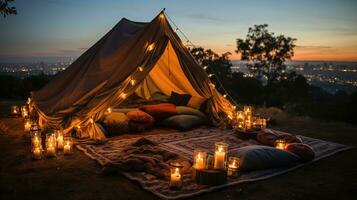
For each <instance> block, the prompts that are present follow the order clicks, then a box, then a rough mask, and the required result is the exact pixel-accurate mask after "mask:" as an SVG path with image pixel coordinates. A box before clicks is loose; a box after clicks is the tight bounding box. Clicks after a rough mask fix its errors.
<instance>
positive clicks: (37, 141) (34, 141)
mask: <svg viewBox="0 0 357 200" xmlns="http://www.w3.org/2000/svg"><path fill="white" fill-rule="evenodd" d="M31 147H32V150H34V149H35V148H37V147H40V148H41V149H42V138H41V134H40V132H33V134H32V135H31Z"/></svg>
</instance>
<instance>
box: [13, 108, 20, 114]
mask: <svg viewBox="0 0 357 200" xmlns="http://www.w3.org/2000/svg"><path fill="white" fill-rule="evenodd" d="M19 113H20V111H19V107H18V106H12V107H11V114H13V115H18V114H19Z"/></svg>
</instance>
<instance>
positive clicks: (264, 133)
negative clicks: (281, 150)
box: [257, 129, 278, 147]
mask: <svg viewBox="0 0 357 200" xmlns="http://www.w3.org/2000/svg"><path fill="white" fill-rule="evenodd" d="M277 139H278V135H277V134H276V133H274V132H272V131H270V130H269V129H263V130H261V131H259V132H258V134H257V141H258V142H259V143H261V144H263V145H267V146H272V147H273V146H275V140H277Z"/></svg>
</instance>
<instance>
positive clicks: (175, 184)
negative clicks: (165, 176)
mask: <svg viewBox="0 0 357 200" xmlns="http://www.w3.org/2000/svg"><path fill="white" fill-rule="evenodd" d="M182 169H183V165H180V164H178V163H175V164H170V172H171V175H170V188H172V189H180V188H181V187H182V174H183V171H182Z"/></svg>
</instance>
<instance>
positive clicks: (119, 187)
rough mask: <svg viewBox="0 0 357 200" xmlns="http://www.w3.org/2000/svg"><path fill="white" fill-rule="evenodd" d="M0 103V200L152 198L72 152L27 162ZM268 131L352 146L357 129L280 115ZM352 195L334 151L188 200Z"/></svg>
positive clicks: (349, 164) (354, 159)
mask: <svg viewBox="0 0 357 200" xmlns="http://www.w3.org/2000/svg"><path fill="white" fill-rule="evenodd" d="M8 104H9V103H8V102H4V101H3V102H0V111H1V112H0V114H1V113H2V115H3V117H1V118H0V123H4V124H6V125H7V126H8V127H9V128H10V130H11V131H8V132H6V133H0V199H4V200H5V199H6V200H8V199H37V200H41V199H46V200H49V199H51V200H55V199H69V200H70V199H76V200H78V199H133V200H134V199H135V200H137V199H157V197H156V196H154V195H152V194H151V193H149V192H146V191H145V190H143V189H141V187H140V186H139V185H138V184H137V183H135V182H132V181H130V180H128V179H126V178H125V177H123V176H121V175H119V174H118V175H111V176H104V175H102V174H101V166H100V165H99V164H98V163H97V162H95V161H93V160H91V159H89V158H88V157H86V156H85V155H84V154H83V153H81V152H80V151H78V150H76V151H75V152H74V154H73V155H71V156H63V155H59V156H58V157H56V158H54V159H42V160H39V161H33V160H32V158H31V154H30V152H29V151H30V149H29V148H30V140H29V136H28V135H26V134H25V133H24V132H23V131H22V121H21V119H13V118H7V117H4V113H7V111H8V110H9V107H8ZM274 128H276V129H278V130H282V131H287V132H291V133H295V134H301V135H305V136H310V137H315V138H320V139H325V140H329V141H333V142H339V143H344V144H348V145H353V146H357V127H356V126H352V125H349V124H344V123H334V122H321V121H318V120H312V119H310V118H297V117H290V116H287V115H286V116H285V117H283V119H280V120H279V121H278V124H277V125H276V126H274ZM356 191H357V151H356V150H355V149H353V150H349V151H346V152H341V153H338V154H336V155H334V156H332V157H329V158H326V159H323V160H320V161H318V162H316V163H313V164H310V165H308V166H306V167H303V168H300V169H297V170H295V171H292V172H289V173H287V174H284V175H280V176H277V177H273V178H270V179H268V180H265V181H259V182H253V183H246V184H240V185H237V186H234V187H230V188H228V189H223V190H220V191H217V192H213V193H209V194H205V195H201V196H198V197H196V198H193V199H207V200H208V199H220V200H221V199H275V200H277V199H319V198H320V199H342V198H347V199H351V198H352V197H354V196H356Z"/></svg>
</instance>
